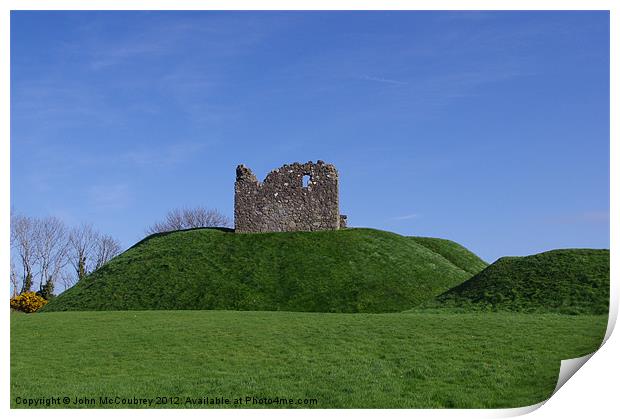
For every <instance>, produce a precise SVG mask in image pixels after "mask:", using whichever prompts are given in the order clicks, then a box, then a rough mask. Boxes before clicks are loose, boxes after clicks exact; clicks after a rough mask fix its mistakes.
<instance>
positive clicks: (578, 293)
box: [437, 249, 609, 314]
mask: <svg viewBox="0 0 620 419" xmlns="http://www.w3.org/2000/svg"><path fill="white" fill-rule="evenodd" d="M437 301H439V302H440V303H441V305H443V306H451V307H465V308H468V309H493V310H512V311H539V312H560V313H572V314H578V313H589V314H606V313H607V312H608V306H609V250H605V249H602V250H597V249H562V250H552V251H549V252H544V253H539V254H537V255H532V256H526V257H503V258H500V259H498V260H497V261H496V262H495V263H493V264H492V265H490V266H489V267H488V268H486V269H485V270H483V271H482V272H480V273H479V274H477V275H475V276H474V277H472V278H471V279H469V280H468V281H466V282H464V283H462V284H460V285H457V286H456V287H454V288H453V289H451V290H449V291H447V292H445V293H444V294H442V295H440V296H439V297H437Z"/></svg>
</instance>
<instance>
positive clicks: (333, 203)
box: [235, 160, 346, 233]
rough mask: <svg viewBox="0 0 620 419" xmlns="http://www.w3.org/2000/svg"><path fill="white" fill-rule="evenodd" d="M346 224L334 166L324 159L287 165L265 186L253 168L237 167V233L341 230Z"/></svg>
mask: <svg viewBox="0 0 620 419" xmlns="http://www.w3.org/2000/svg"><path fill="white" fill-rule="evenodd" d="M304 177H305V179H306V180H307V183H306V184H307V186H304ZM345 222H346V216H341V215H340V209H339V205H338V172H337V170H336V168H335V167H334V165H332V164H326V163H324V162H323V161H321V160H319V161H318V162H317V163H312V162H308V163H304V164H302V163H293V164H285V165H284V166H282V167H280V168H279V169H276V170H274V171H272V172H271V173H269V174H268V175H267V177H266V178H265V180H264V181H263V182H262V183H260V182H259V181H258V180H257V179H256V176H254V174H253V173H252V171H251V170H250V169H248V168H247V167H245V166H244V165H239V166H237V180H236V182H235V231H236V232H241V233H248V232H269V231H316V230H337V229H339V228H341V227H345Z"/></svg>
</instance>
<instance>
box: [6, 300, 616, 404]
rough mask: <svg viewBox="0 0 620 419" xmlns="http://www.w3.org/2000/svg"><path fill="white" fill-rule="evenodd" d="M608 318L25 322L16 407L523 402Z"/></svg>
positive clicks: (160, 315)
mask: <svg viewBox="0 0 620 419" xmlns="http://www.w3.org/2000/svg"><path fill="white" fill-rule="evenodd" d="M606 323H607V316H588V315H582V316H564V315H555V314H522V313H466V314H454V313H452V314H450V313H443V314H437V313H435V314H424V313H390V314H329V313H287V312H239V311H237V312H234V311H229V312H222V311H187V310H186V311H144V312H140V311H130V312H66V313H36V314H32V315H26V314H17V313H15V314H12V315H11V368H10V374H11V407H24V406H23V405H22V404H17V398H18V397H19V398H20V399H19V400H22V399H37V398H49V397H60V398H61V399H62V397H69V398H70V401H69V404H67V405H65V404H64V403H61V404H60V405H54V406H52V407H69V408H72V407H117V408H127V407H148V406H147V405H145V404H141V405H137V406H136V405H127V404H122V403H121V404H114V403H113V404H102V403H101V402H100V399H99V398H100V397H101V396H108V397H111V398H114V397H116V396H119V397H120V398H121V399H122V398H126V399H131V398H133V397H136V398H153V399H154V398H155V397H158V396H167V397H168V398H169V399H168V400H167V401H166V403H165V404H163V405H157V406H155V405H151V406H150V407H205V406H204V405H199V404H192V403H191V401H190V403H186V401H187V397H191V398H193V399H194V400H196V399H201V398H203V397H206V396H208V397H211V398H215V397H225V398H229V399H230V400H231V401H234V399H235V398H242V399H243V402H242V403H240V404H237V405H234V404H233V405H230V407H250V408H257V407H272V408H273V407H303V408H308V407H316V408H340V407H353V408H370V407H379V408H397V407H400V408H431V407H457V408H486V407H493V408H499V407H519V406H526V405H531V404H534V403H538V402H540V401H542V400H544V399H546V398H548V397H549V396H550V395H551V393H552V391H553V389H554V388H555V385H556V382H557V378H558V372H559V368H560V360H561V359H567V358H575V357H579V356H583V355H585V354H587V353H590V352H592V351H594V350H596V349H597V348H598V346H599V345H600V343H601V341H602V338H603V335H604V333H605V327H606ZM76 397H80V398H82V399H83V400H87V401H89V402H90V401H91V400H90V399H94V401H93V404H88V405H86V404H75V403H74V399H75V398H76ZM245 397H256V398H257V399H260V398H274V397H281V398H287V399H289V398H292V399H294V403H293V404H292V405H264V404H263V405H259V404H251V403H250V404H246V403H245ZM175 398H178V399H175ZM311 399H315V400H316V403H313V404H307V403H312V402H311V401H310V400H311ZM119 400H120V399H119ZM177 400H178V401H179V404H175V403H173V402H175V401H177ZM298 400H301V402H300V404H297V401H298ZM305 400H306V401H308V402H307V403H306V402H305ZM162 401H163V400H162ZM209 407H213V406H209Z"/></svg>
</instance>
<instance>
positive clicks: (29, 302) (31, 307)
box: [11, 291, 47, 313]
mask: <svg viewBox="0 0 620 419" xmlns="http://www.w3.org/2000/svg"><path fill="white" fill-rule="evenodd" d="M45 304H47V300H46V299H45V298H43V297H41V296H39V295H37V293H35V292H32V291H28V292H25V293H23V294H20V295H18V296H16V297H13V298H11V308H12V309H13V310H18V311H23V312H24V313H34V312H35V311H37V310H39V309H40V308H41V307H43V306H44V305H45Z"/></svg>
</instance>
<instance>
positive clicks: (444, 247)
mask: <svg viewBox="0 0 620 419" xmlns="http://www.w3.org/2000/svg"><path fill="white" fill-rule="evenodd" d="M409 239H411V240H413V241H415V242H416V243H418V244H421V245H422V246H424V247H426V248H428V249H430V250H432V251H433V252H435V253H438V254H440V255H441V256H443V257H444V258H446V259H448V260H449V261H450V262H451V263H452V264H453V265H455V266H458V267H459V268H461V269H462V270H464V271H465V272H468V273H470V274H472V275H475V274H477V273H478V272H480V271H482V270H483V269H484V268H486V267H487V266H489V264H488V263H486V262H485V261H484V260H482V259H480V258H479V257H478V256H477V255H476V254H475V253H472V252H470V251H469V250H467V249H466V248H465V247H463V246H461V245H460V244H458V243H455V242H453V241H452V240H446V239H436V238H433V237H409Z"/></svg>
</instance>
